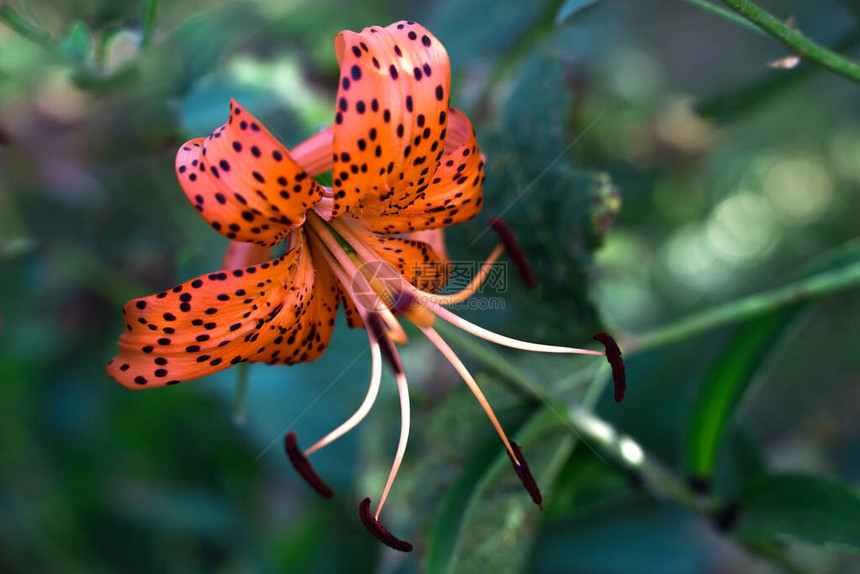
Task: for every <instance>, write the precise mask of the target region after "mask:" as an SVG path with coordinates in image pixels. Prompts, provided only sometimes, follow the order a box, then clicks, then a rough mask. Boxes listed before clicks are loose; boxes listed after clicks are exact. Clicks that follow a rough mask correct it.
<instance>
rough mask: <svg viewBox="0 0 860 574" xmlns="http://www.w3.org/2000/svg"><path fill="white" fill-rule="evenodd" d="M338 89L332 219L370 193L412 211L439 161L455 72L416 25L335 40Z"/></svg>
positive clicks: (435, 42) (432, 39)
mask: <svg viewBox="0 0 860 574" xmlns="http://www.w3.org/2000/svg"><path fill="white" fill-rule="evenodd" d="M335 51H336V53H337V57H338V61H339V62H340V86H339V88H338V98H337V111H336V113H335V126H334V150H333V151H334V154H333V159H334V166H333V170H332V177H333V189H334V192H335V201H334V206H333V211H332V215H333V216H337V215H339V214H341V213H343V212H345V211H347V210H348V209H350V208H351V207H353V206H355V205H356V204H357V203H358V202H359V201H360V200H361V199H362V198H363V197H364V196H366V195H368V194H373V195H377V196H380V197H383V198H384V199H386V200H388V201H389V202H392V203H394V204H397V205H401V206H402V205H407V204H408V203H409V202H410V201H411V200H412V199H413V198H414V197H415V195H417V194H418V193H420V192H421V190H422V189H423V188H424V187H426V186H427V184H428V183H429V182H430V179H431V178H432V176H433V171H434V170H435V169H436V166H437V163H438V160H439V157H440V156H441V154H442V147H443V146H442V142H443V141H444V140H445V130H446V126H447V122H448V117H447V115H448V96H449V93H448V92H449V85H450V66H449V63H448V54H447V52H446V51H445V48H444V47H443V46H442V44H441V43H440V42H439V40H437V39H436V37H435V36H433V35H432V34H431V33H430V32H429V31H427V29H425V28H424V27H423V26H421V25H420V24H416V23H415V22H398V23H395V24H392V25H390V26H388V27H386V28H380V27H377V26H374V27H371V28H365V29H364V30H362V31H361V33H358V34H357V33H355V32H350V31H348V30H347V31H343V32H341V33H340V34H338V36H337V37H336V38H335Z"/></svg>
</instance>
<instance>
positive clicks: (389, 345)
mask: <svg viewBox="0 0 860 574" xmlns="http://www.w3.org/2000/svg"><path fill="white" fill-rule="evenodd" d="M364 322H365V325H367V332H368V333H369V334H370V336H371V337H372V339H373V341H374V342H375V343H376V347H377V348H380V347H381V348H382V354H383V355H384V356H385V360H386V361H388V365H389V366H390V367H391V370H392V371H393V372H394V374H395V375H396V374H400V373H403V372H404V371H403V362H402V361H401V360H400V354H399V353H398V352H397V347H395V346H394V341H392V340H391V338H390V337H389V336H388V333H386V332H385V326H384V325H383V323H382V319H381V318H380V317H379V314H378V313H373V312H371V313H368V314H367V317H365V320H364Z"/></svg>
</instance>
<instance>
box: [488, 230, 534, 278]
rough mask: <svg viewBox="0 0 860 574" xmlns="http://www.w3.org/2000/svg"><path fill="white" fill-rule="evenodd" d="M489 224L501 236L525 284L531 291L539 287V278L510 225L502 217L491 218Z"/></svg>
mask: <svg viewBox="0 0 860 574" xmlns="http://www.w3.org/2000/svg"><path fill="white" fill-rule="evenodd" d="M487 223H489V224H490V228H491V229H492V230H493V231H495V232H496V234H497V235H498V236H499V241H501V242H502V246H503V247H504V248H505V253H507V254H508V257H510V259H511V262H512V263H513V264H514V267H516V268H517V271H518V272H519V274H520V277H522V280H523V283H525V285H526V287H528V288H529V289H532V288H533V287H535V286H536V285H537V277H535V274H534V272H533V271H532V268H531V265H529V261H528V259H527V258H526V254H525V252H524V251H523V248H522V247H521V246H520V242H519V241H517V237H516V235H514V232H513V231H512V230H511V228H510V226H508V223H507V222H506V221H505V220H504V219H502V218H501V217H491V218H489V219H488V220H487Z"/></svg>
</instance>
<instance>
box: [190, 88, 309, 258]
mask: <svg viewBox="0 0 860 574" xmlns="http://www.w3.org/2000/svg"><path fill="white" fill-rule="evenodd" d="M176 174H177V177H178V178H179V183H180V185H182V189H183V191H185V195H187V196H188V199H189V200H190V201H191V203H192V204H193V205H194V207H195V208H197V210H198V211H199V212H200V214H201V215H202V216H203V218H204V219H206V221H208V222H209V224H210V225H211V226H212V227H214V228H215V229H216V230H217V231H219V232H220V233H222V234H224V235H226V236H227V237H228V238H230V239H237V240H239V241H247V242H251V243H256V244H258V245H267V246H271V245H275V244H277V243H278V242H280V241H281V240H282V239H283V238H284V236H285V235H286V234H287V233H288V232H289V231H290V230H291V229H293V228H295V227H298V226H300V225H301V224H302V223H303V222H304V220H305V212H306V211H307V210H308V209H310V208H311V207H313V206H314V205H316V203H317V202H318V201H319V200H320V198H321V197H322V195H323V189H322V187H320V186H319V184H317V183H316V182H315V181H314V180H313V179H312V178H311V177H310V176H309V175H308V173H307V172H306V171H305V170H304V169H302V168H301V167H300V166H299V165H298V164H297V163H296V162H295V161H293V159H292V158H291V157H290V155H289V153H288V152H287V149H286V148H285V147H284V146H283V145H281V143H280V142H279V141H278V140H277V139H275V137H274V136H273V135H272V134H271V133H269V130H267V129H266V128H265V127H264V126H263V125H262V124H261V123H260V122H259V121H258V120H257V119H256V118H255V117H254V116H252V115H251V114H249V113H248V112H247V111H246V110H245V109H244V108H243V107H242V106H240V105H239V104H238V103H236V101H235V100H230V119H229V120H228V121H227V123H226V124H224V125H223V126H221V127H220V128H218V129H217V130H215V131H214V132H213V133H212V135H210V136H209V137H207V138H205V139H204V138H197V139H193V140H191V141H189V142H187V143H186V144H185V145H184V146H182V148H180V150H179V152H178V153H177V154H176Z"/></svg>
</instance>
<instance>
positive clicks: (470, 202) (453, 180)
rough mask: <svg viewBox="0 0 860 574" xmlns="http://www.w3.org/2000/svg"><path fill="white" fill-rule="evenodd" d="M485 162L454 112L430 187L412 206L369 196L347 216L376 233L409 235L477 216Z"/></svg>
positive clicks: (468, 128) (467, 128)
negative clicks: (391, 204)
mask: <svg viewBox="0 0 860 574" xmlns="http://www.w3.org/2000/svg"><path fill="white" fill-rule="evenodd" d="M483 182H484V162H483V159H482V158H481V153H480V151H479V150H478V142H477V139H476V138H475V132H474V130H473V129H472V124H471V123H470V122H469V119H468V118H467V117H466V115H465V114H463V113H462V112H460V111H458V110H455V109H453V108H452V109H451V113H450V119H449V120H448V134H447V137H446V139H445V153H444V155H443V156H442V157H441V159H440V164H439V168H438V169H437V170H436V172H435V173H434V174H433V178H432V180H431V182H430V185H429V186H428V187H427V189H425V190H424V191H423V192H421V193H420V194H419V195H418V197H417V198H416V199H415V201H413V202H412V203H411V204H410V205H408V206H406V207H402V208H400V207H396V206H394V207H392V206H390V205H389V204H388V202H387V201H384V200H381V199H379V198H373V197H369V198H367V199H365V200H364V201H363V202H362V203H361V206H360V208H359V209H356V210H354V213H350V214H349V215H348V216H349V217H352V218H353V219H354V220H355V221H356V222H357V224H358V225H360V226H362V227H364V228H365V229H369V230H372V231H375V232H377V233H384V234H391V233H408V232H412V231H420V230H424V229H435V228H439V227H445V226H448V225H453V224H455V223H461V222H463V221H466V220H468V219H471V218H472V217H474V216H476V215H477V214H478V213H479V212H480V211H481V206H482V204H483V192H482V187H483Z"/></svg>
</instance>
